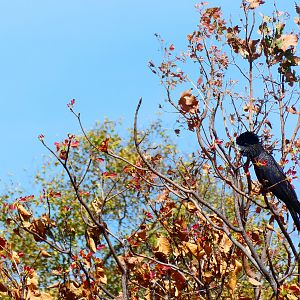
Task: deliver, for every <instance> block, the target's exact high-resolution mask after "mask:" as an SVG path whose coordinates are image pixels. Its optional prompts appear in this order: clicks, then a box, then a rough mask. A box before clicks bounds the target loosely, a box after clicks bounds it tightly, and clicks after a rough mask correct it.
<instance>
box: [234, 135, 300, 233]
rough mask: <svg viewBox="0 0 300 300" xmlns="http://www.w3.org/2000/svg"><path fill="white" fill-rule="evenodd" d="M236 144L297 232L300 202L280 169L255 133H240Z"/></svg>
mask: <svg viewBox="0 0 300 300" xmlns="http://www.w3.org/2000/svg"><path fill="white" fill-rule="evenodd" d="M236 143H237V144H238V146H239V147H240V152H241V154H242V155H244V156H247V157H248V158H250V160H251V161H252V163H253V165H254V170H255V174H256V176H257V179H258V181H259V182H260V184H261V185H262V186H263V188H264V189H265V190H266V191H267V192H272V193H273V194H274V195H275V196H276V197H277V198H278V199H280V200H281V201H283V202H284V203H285V205H286V207H287V208H288V210H289V212H290V214H291V216H292V218H293V220H294V223H295V225H296V227H297V229H298V231H300V202H299V201H298V198H297V194H296V192H295V190H294V188H293V187H292V185H291V183H290V182H289V180H288V178H287V177H286V176H285V174H284V173H283V171H282V169H281V167H280V166H279V165H278V164H277V162H276V161H275V159H274V158H273V156H272V155H271V154H269V153H268V152H267V151H266V150H265V149H264V147H263V145H262V144H261V142H260V141H259V138H258V136H257V135H256V134H255V133H253V132H250V131H247V132H244V133H242V134H241V135H240V136H238V137H237V139H236Z"/></svg>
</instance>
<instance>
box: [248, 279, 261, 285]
mask: <svg viewBox="0 0 300 300" xmlns="http://www.w3.org/2000/svg"><path fill="white" fill-rule="evenodd" d="M248 280H249V282H250V283H251V284H253V285H254V286H260V285H262V284H261V282H259V281H257V280H256V279H255V278H252V277H249V278H248Z"/></svg>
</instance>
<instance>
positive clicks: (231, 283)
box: [227, 260, 242, 293]
mask: <svg viewBox="0 0 300 300" xmlns="http://www.w3.org/2000/svg"><path fill="white" fill-rule="evenodd" d="M234 263H235V266H234V269H233V271H232V272H231V273H230V276H229V280H228V283H227V285H228V287H229V289H230V291H231V293H233V292H234V290H235V288H236V285H237V275H238V273H239V272H240V271H241V270H242V264H241V263H240V262H239V261H238V260H235V261H234Z"/></svg>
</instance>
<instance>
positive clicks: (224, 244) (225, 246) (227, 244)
mask: <svg viewBox="0 0 300 300" xmlns="http://www.w3.org/2000/svg"><path fill="white" fill-rule="evenodd" d="M231 247H232V241H231V240H230V239H229V237H228V236H227V235H226V234H223V236H222V239H221V242H220V249H221V251H222V252H224V253H226V254H227V253H228V252H229V251H230V249H231Z"/></svg>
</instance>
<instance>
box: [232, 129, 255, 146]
mask: <svg viewBox="0 0 300 300" xmlns="http://www.w3.org/2000/svg"><path fill="white" fill-rule="evenodd" d="M236 143H237V144H238V145H239V146H250V145H256V144H259V137H258V135H257V134H255V133H254V132H251V131H246V132H244V133H242V134H241V135H240V136H238V137H237V139H236Z"/></svg>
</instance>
